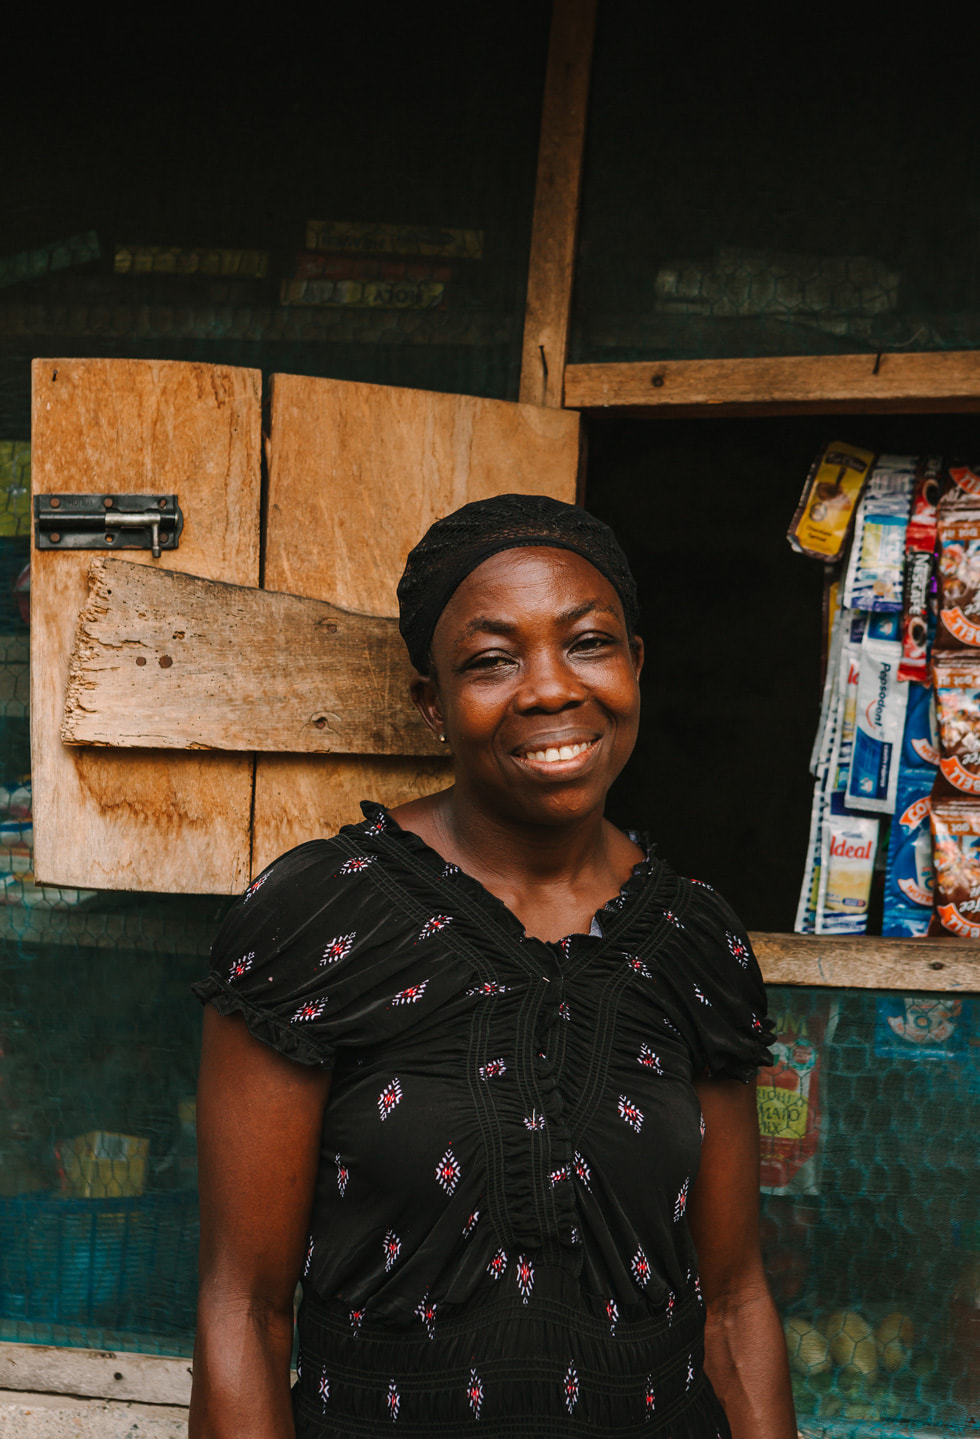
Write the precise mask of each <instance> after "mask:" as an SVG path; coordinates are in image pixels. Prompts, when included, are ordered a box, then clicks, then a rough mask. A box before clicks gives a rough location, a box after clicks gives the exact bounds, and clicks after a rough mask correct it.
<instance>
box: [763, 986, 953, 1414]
mask: <svg viewBox="0 0 980 1439" xmlns="http://www.w3.org/2000/svg"><path fill="white" fill-rule="evenodd" d="M770 1008H771V1011H772V1013H773V1014H774V1016H775V1018H776V1027H777V1047H776V1059H777V1064H776V1067H775V1070H774V1071H765V1072H764V1073H763V1075H762V1076H761V1081H760V1091H759V1093H760V1114H761V1116H762V1123H761V1129H762V1131H763V1138H762V1145H763V1180H764V1181H766V1180H768V1181H769V1183H768V1185H767V1190H768V1192H766V1190H764V1192H763V1198H762V1234H763V1250H764V1256H765V1260H766V1265H767V1269H768V1272H769V1275H770V1281H771V1283H772V1286H773V1290H774V1293H775V1296H776V1300H777V1303H778V1305H779V1308H780V1311H781V1313H782V1316H783V1320H784V1332H785V1334H786V1338H787V1345H788V1349H789V1353H790V1363H791V1368H792V1373H793V1389H794V1393H795V1397H796V1405H797V1417H798V1420H799V1424H800V1429H801V1432H802V1433H803V1434H804V1435H805V1436H808V1439H809V1437H810V1436H818V1435H819V1436H827V1439H831V1436H832V1439H846V1436H855V1439H857V1436H861V1439H866V1436H871V1435H876V1436H881V1439H898V1436H902V1439H908V1436H926V1435H939V1434H942V1435H961V1434H972V1433H976V1432H977V1429H978V1427H980V1223H978V1217H980V1178H978V1170H977V1163H976V1159H977V1141H976V1135H977V1132H978V1127H980V1023H978V1021H980V999H973V998H970V997H965V998H964V997H961V996H951V995H936V994H933V995H920V996H912V995H883V994H877V993H874V992H869V991H828V990H804V989H795V988H794V989H789V988H774V989H771V990H770ZM780 1090H782V1093H783V1095H784V1096H785V1097H784V1098H783V1099H776V1100H775V1101H774V1100H773V1095H776V1094H778V1092H779V1091H780Z"/></svg>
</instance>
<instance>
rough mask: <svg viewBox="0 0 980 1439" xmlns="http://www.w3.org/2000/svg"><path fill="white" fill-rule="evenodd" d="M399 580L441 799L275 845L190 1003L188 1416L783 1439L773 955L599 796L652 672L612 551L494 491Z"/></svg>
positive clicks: (422, 547)
mask: <svg viewBox="0 0 980 1439" xmlns="http://www.w3.org/2000/svg"><path fill="white" fill-rule="evenodd" d="M399 599H400V604H401V628H402V633H403V635H404V636H405V639H406V642H407V644H408V647H409V652H410V654H411V656H412V659H413V662H414V663H415V665H416V668H417V669H418V676H417V678H416V680H415V682H414V685H413V691H412V693H413V698H414V699H415V703H416V705H417V706H418V708H419V711H420V712H421V714H422V716H423V718H424V719H425V721H426V723H427V724H428V725H430V727H431V728H432V729H433V730H434V731H435V732H436V733H437V734H439V735H440V736H445V738H446V740H447V741H448V743H449V747H450V749H451V752H452V756H453V780H454V782H453V785H452V786H451V787H450V788H449V789H447V790H444V791H443V792H442V793H440V794H435V795H431V796H429V797H428V798H426V799H422V800H418V801H415V802H413V803H411V804H408V805H403V806H401V807H400V808H398V809H395V810H393V811H390V812H389V811H388V810H386V809H384V808H383V807H382V806H380V805H376V804H366V805H365V806H364V811H365V816H366V817H365V820H364V822H363V823H362V824H360V825H356V826H348V827H347V828H345V829H344V830H343V831H341V833H340V834H339V835H337V836H335V837H334V838H332V839H323V840H317V841H314V842H312V843H310V844H306V845H302V846H300V848H299V849H297V850H293V851H291V852H290V853H289V854H287V855H284V856H283V857H282V858H281V859H280V860H277V861H276V863H275V864H273V865H272V866H270V868H269V869H268V870H266V871H265V872H264V873H263V874H262V875H260V876H259V878H258V879H257V880H256V881H255V882H254V883H253V884H252V885H251V886H250V888H249V890H248V891H246V894H245V895H244V896H243V898H242V900H241V901H240V902H239V904H238V905H237V906H236V907H235V908H234V909H233V910H232V912H231V913H230V915H229V917H228V919H227V920H226V922H225V926H224V929H223V930H222V932H221V934H220V935H219V937H218V939H217V941H216V943H215V946H214V951H213V956H214V958H213V967H212V972H211V976H210V978H209V979H208V980H207V981H206V982H205V983H204V984H202V985H200V986H198V993H199V996H200V997H201V998H202V999H203V1000H206V1001H209V1002H210V1004H209V1009H208V1011H207V1014H206V1017H205V1046H204V1054H203V1060H202V1073H201V1087H200V1092H199V1099H198V1129H199V1136H200V1146H201V1199H202V1284H201V1302H200V1313H199V1333H198V1350H197V1358H196V1362H195V1369H194V1375H195V1389H194V1400H193V1405H192V1419H191V1435H192V1436H198V1439H202V1436H223V1435H234V1436H236V1439H243V1436H249V1435H262V1436H273V1435H276V1436H279V1435H291V1434H293V1433H295V1434H296V1435H297V1436H299V1439H304V1436H310V1439H312V1436H320V1439H324V1436H328V1435H330V1436H351V1439H353V1436H354V1435H358V1436H370V1435H372V1434H381V1433H390V1432H391V1428H392V1423H393V1421H394V1422H396V1423H397V1424H398V1426H399V1428H400V1429H403V1430H404V1429H407V1430H408V1431H409V1432H410V1433H412V1434H418V1435H422V1434H425V1435H429V1434H433V1433H438V1434H440V1435H444V1436H447V1439H454V1436H457V1435H460V1434H462V1433H463V1432H464V1431H465V1432H467V1433H468V1432H470V1429H471V1426H472V1424H473V1422H474V1421H476V1420H479V1421H480V1424H481V1429H480V1431H479V1432H481V1433H483V1434H484V1435H489V1436H491V1439H503V1436H505V1435H506V1436H508V1439H509V1436H512V1435H514V1434H517V1433H521V1434H527V1435H529V1436H531V1435H533V1436H534V1439H550V1436H558V1435H566V1434H569V1433H572V1432H576V1433H579V1434H581V1435H587V1436H594V1439H599V1436H602V1439H617V1436H623V1439H625V1436H628V1435H639V1434H643V1435H645V1436H649V1439H666V1436H668V1435H670V1436H672V1439H718V1436H722V1435H729V1434H731V1435H732V1436H734V1439H791V1436H793V1435H795V1432H796V1431H795V1425H794V1423H793V1417H792V1401H791V1398H790V1394H789V1383H788V1375H787V1367H786V1360H785V1349H784V1346H783V1342H782V1335H781V1332H780V1327H779V1323H778V1319H777V1317H776V1314H775V1310H774V1308H773V1306H772V1303H771V1300H770V1298H769V1294H768V1290H767V1287H766V1283H765V1279H764V1276H763V1274H762V1270H761V1265H760V1260H759V1249H758V1235H757V1208H758V1137H757V1130H756V1120H755V1097H754V1089H753V1087H752V1084H751V1083H750V1081H752V1080H753V1079H754V1075H755V1071H756V1068H757V1067H758V1065H759V1064H761V1063H765V1062H767V1061H768V1053H767V1049H766V1041H767V1038H768V1035H769V1027H768V1022H767V1020H766V1017H765V995H764V992H763V989H762V983H761V979H760V976H759V972H758V967H757V965H756V963H755V960H754V958H753V956H752V954H751V950H750V948H749V945H748V941H747V938H746V936H745V934H744V932H743V930H742V929H741V926H740V925H739V923H738V920H737V919H736V918H735V916H734V915H733V914H732V912H731V911H730V909H729V908H728V907H727V905H726V904H725V903H724V901H723V900H721V899H720V898H719V897H718V896H717V895H716V894H715V893H714V891H713V890H712V889H711V888H710V886H708V885H705V884H701V883H696V882H693V881H690V880H685V879H681V878H679V877H678V876H677V875H676V874H674V872H673V871H672V870H671V869H670V867H669V866H668V865H667V864H665V863H664V862H663V861H661V860H660V859H659V858H657V857H656V856H655V855H654V853H653V851H652V849H651V848H650V846H649V845H648V843H647V842H646V841H645V840H643V839H642V837H641V836H639V835H637V834H634V833H629V834H627V833H624V832H623V831H621V830H619V829H616V828H615V827H614V826H613V825H611V824H610V823H609V822H608V820H606V818H605V816H604V805H605V799H606V795H607V792H608V790H609V786H610V785H611V784H612V782H613V780H614V779H615V778H616V776H617V775H618V774H619V772H620V771H621V769H622V767H623V765H624V764H625V762H626V760H627V758H628V757H629V754H630V752H631V750H632V748H633V745H634V743H635V740H636V734H637V723H638V717H639V688H638V684H637V680H638V676H639V672H640V668H641V665H642V659H643V650H642V643H641V641H640V640H639V638H638V636H637V634H636V621H637V615H636V596H635V587H634V585H633V580H632V576H631V575H630V573H629V569H628V567H627V565H626V562H625V559H624V558H623V556H622V552H621V551H620V549H619V546H618V545H617V543H616V541H615V538H614V537H613V536H612V534H611V532H610V531H608V530H607V529H606V527H605V526H604V525H601V524H600V523H599V522H598V521H596V520H594V519H592V518H591V517H590V516H588V515H586V514H585V513H584V512H583V511H581V510H577V509H574V508H573V507H571V506H567V505H561V504H558V503H557V502H555V501H551V500H548V499H546V498H544V497H540V496H531V497H521V496H499V497H497V498H496V499H494V500H488V501H483V502H480V503H479V504H476V505H469V506H466V507H465V508H464V509H463V510H461V511H457V512H456V513H455V514H454V515H451V516H448V517H447V518H446V519H444V520H441V521H439V522H437V524H436V525H434V526H433V527H432V529H431V530H430V531H429V533H428V534H427V535H426V536H425V537H424V538H423V540H422V541H421V542H420V544H419V545H418V546H417V547H416V549H415V550H414V551H413V552H412V554H411V555H410V556H409V560H408V564H407V566H406V570H405V574H404V576H403V579H402V583H401V585H400V586H399ZM299 1275H301V1276H302V1280H303V1303H302V1306H301V1310H300V1315H299V1335H300V1360H299V1364H298V1366H297V1369H298V1376H299V1377H298V1382H297V1385H296V1387H295V1389H294V1391H293V1395H292V1403H291V1404H290V1401H289V1395H288V1370H289V1351H290V1341H291V1329H292V1293H293V1288H294V1285H295V1281H296V1278H297V1277H298V1276H299ZM294 1426H295V1427H294Z"/></svg>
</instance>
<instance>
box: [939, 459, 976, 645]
mask: <svg viewBox="0 0 980 1439" xmlns="http://www.w3.org/2000/svg"><path fill="white" fill-rule="evenodd" d="M948 473H949V478H950V482H951V483H950V486H949V489H948V490H947V491H946V493H945V494H944V495H943V497H942V499H941V500H940V501H939V504H938V506H937V509H936V525H937V530H938V535H939V566H938V579H939V625H938V627H937V630H936V643H935V648H936V649H937V650H958V649H969V648H980V475H977V474H975V473H974V471H973V470H972V469H971V468H970V467H969V466H966V465H952V466H950V469H949V471H948Z"/></svg>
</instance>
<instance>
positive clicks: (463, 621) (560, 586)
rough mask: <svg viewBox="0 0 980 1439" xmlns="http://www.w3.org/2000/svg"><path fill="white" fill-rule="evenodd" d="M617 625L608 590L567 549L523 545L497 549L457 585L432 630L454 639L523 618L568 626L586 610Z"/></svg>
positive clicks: (616, 605)
mask: <svg viewBox="0 0 980 1439" xmlns="http://www.w3.org/2000/svg"><path fill="white" fill-rule="evenodd" d="M593 610H596V611H601V612H605V613H608V614H610V615H612V616H614V617H615V618H616V619H618V620H619V621H620V622H622V620H623V607H622V603H621V601H620V598H619V596H618V595H617V593H616V590H615V589H614V587H613V586H612V585H611V584H610V582H609V581H608V580H607V579H606V577H605V575H603V574H602V573H601V572H600V571H599V570H597V569H596V568H595V566H594V565H592V564H590V563H589V561H588V560H587V559H585V557H584V556H582V555H579V554H576V553H575V551H573V550H564V549H551V548H546V547H544V546H533V547H532V546H529V547H526V548H515V549H510V550H502V551H500V552H499V553H498V554H495V555H491V556H490V558H489V559H487V560H484V561H483V563H482V564H480V565H478V566H477V567H476V569H475V570H473V571H471V573H470V574H468V575H467V576H466V578H465V580H463V581H462V583H461V584H460V586H459V588H458V589H457V590H456V592H455V593H454V594H453V596H452V597H451V599H450V601H449V603H448V604H447V606H446V608H445V610H444V611H443V613H442V615H441V616H440V619H439V622H438V624H437V626H436V630H437V632H439V631H443V632H444V633H445V632H446V631H452V632H454V633H455V634H457V635H461V634H463V633H469V632H473V631H474V630H477V629H482V628H493V629H500V628H504V627H507V628H509V627H510V626H512V625H515V624H519V623H520V622H521V621H522V620H525V619H527V618H529V617H530V618H534V619H536V620H537V619H540V618H550V619H552V620H554V621H560V622H570V621H573V620H575V619H579V618H581V617H582V616H584V615H586V614H588V613H590V612H591V611H593Z"/></svg>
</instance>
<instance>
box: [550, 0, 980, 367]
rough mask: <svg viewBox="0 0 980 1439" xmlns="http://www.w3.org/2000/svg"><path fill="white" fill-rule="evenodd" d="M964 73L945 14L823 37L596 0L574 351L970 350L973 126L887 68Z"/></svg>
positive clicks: (668, 354)
mask: <svg viewBox="0 0 980 1439" xmlns="http://www.w3.org/2000/svg"><path fill="white" fill-rule="evenodd" d="M958 50H959V53H957V51H958ZM968 64H969V60H968V58H967V55H966V54H965V53H963V52H962V47H957V46H956V44H955V40H954V39H953V38H952V37H951V36H950V35H949V31H948V27H945V26H942V24H941V22H939V23H934V22H933V21H932V20H931V18H930V17H929V16H923V17H922V23H921V25H916V27H915V29H914V30H907V31H905V32H904V33H902V32H900V31H899V30H896V29H892V30H891V31H890V32H889V33H888V34H883V33H882V32H881V29H880V27H879V26H877V25H876V24H875V22H874V20H873V19H872V18H871V16H870V12H869V16H868V18H867V19H866V20H862V17H861V16H860V15H854V14H853V13H852V14H851V15H849V16H848V24H847V27H846V33H844V32H843V31H842V32H841V34H840V35H839V36H838V37H836V40H835V43H834V45H833V46H829V45H827V44H825V43H822V40H821V37H820V36H819V35H818V34H816V33H814V34H811V35H808V37H807V40H806V41H805V42H804V43H802V44H797V43H795V42H790V41H789V40H788V39H787V37H786V32H785V31H784V30H783V28H782V27H781V26H779V25H771V26H765V25H754V26H752V27H751V33H749V32H748V31H746V33H745V34H738V33H737V30H736V29H735V28H733V27H732V26H730V25H726V24H719V25H707V26H706V25H705V24H704V17H703V15H702V14H701V13H700V12H699V11H697V10H692V9H687V10H685V9H684V8H683V7H674V8H673V9H670V10H664V9H663V7H656V6H650V5H646V4H643V3H641V0H610V3H606V4H600V6H599V17H598V27H597V34H596V50H595V63H594V68H593V82H592V91H591V96H590V102H589V131H588V138H587V152H586V170H585V183H584V190H583V204H582V223H581V243H580V250H579V260H578V268H577V273H576V292H575V316H574V325H573V333H572V358H573V360H575V361H579V362H582V361H603V360H607V361H611V360H642V359H698V358H717V357H726V356H752V355H793V354H835V353H854V352H855V351H862V350H868V351H870V352H871V353H875V352H877V351H887V350H943V349H961V348H973V347H976V346H977V344H978V343H980V304H978V298H980V297H978V281H980V272H978V266H977V255H976V250H975V247H974V246H972V245H971V244H970V242H969V239H968V228H969V224H970V223H971V222H969V221H967V217H968V216H976V214H977V212H978V207H980V182H978V175H977V169H976V165H975V162H974V156H975V153H976V140H977V136H976V124H977V121H976V118H975V117H974V116H973V115H970V116H966V117H964V118H963V123H961V116H960V113H959V112H958V110H956V109H955V108H950V107H949V106H944V105H942V104H939V105H929V104H926V105H921V104H916V103H911V104H910V103H909V96H908V93H907V91H906V90H905V88H904V86H903V85H902V84H901V83H894V84H893V83H891V82H890V79H889V78H888V77H891V79H893V80H897V79H898V77H899V76H901V75H926V74H932V75H935V76H936V77H937V79H938V80H939V84H940V86H941V89H942V91H943V93H944V94H946V95H953V94H956V93H958V92H960V91H961V89H962V86H963V84H964V82H966V81H967V80H968V72H967V68H966V67H967V65H968ZM873 77H875V78H873ZM939 77H941V79H939Z"/></svg>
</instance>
